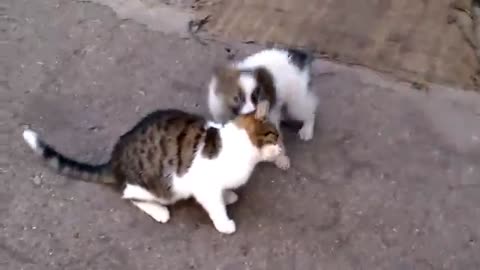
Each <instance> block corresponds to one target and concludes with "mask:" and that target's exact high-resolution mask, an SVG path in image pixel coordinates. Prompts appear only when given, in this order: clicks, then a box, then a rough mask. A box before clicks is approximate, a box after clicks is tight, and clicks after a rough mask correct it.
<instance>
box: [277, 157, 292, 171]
mask: <svg viewBox="0 0 480 270" xmlns="http://www.w3.org/2000/svg"><path fill="white" fill-rule="evenodd" d="M275 166H277V167H278V168H279V169H282V170H288V169H289V168H290V158H289V157H287V156H286V155H281V156H279V157H277V158H276V159H275Z"/></svg>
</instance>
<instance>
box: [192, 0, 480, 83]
mask: <svg viewBox="0 0 480 270" xmlns="http://www.w3.org/2000/svg"><path fill="white" fill-rule="evenodd" d="M475 1H476V0H422V1H420V0H362V1H356V0H286V1H285V0H261V1H259V0H242V1H230V0H201V1H199V2H204V5H201V6H200V7H199V8H200V9H202V10H203V11H204V12H207V13H208V14H210V15H211V18H210V21H209V23H208V24H207V29H208V31H209V32H210V33H212V34H214V35H216V36H218V37H219V38H222V39H226V40H240V41H256V42H263V43H267V42H274V43H279V44H286V45H289V46H306V47H309V48H312V49H315V51H316V52H317V53H319V54H322V55H324V56H325V57H328V58H330V59H336V60H339V61H341V62H349V63H353V64H358V65H362V66H367V67H370V68H374V69H376V70H381V71H385V72H390V73H392V74H394V75H395V76H397V77H402V78H403V79H410V80H426V81H433V82H441V83H447V84H450V85H455V86H461V87H467V88H476V89H479V87H480V85H479V82H480V77H479V76H478V75H479V63H478V60H477V54H476V51H477V49H478V48H479V46H478V45H479V44H480V43H478V40H477V39H478V38H479V36H478V32H477V31H475V30H476V29H479V27H478V26H477V25H476V24H475V21H476V20H475V19H476V17H478V14H475V12H474V9H473V7H472V2H475ZM476 2H478V1H476ZM472 18H473V20H472Z"/></svg>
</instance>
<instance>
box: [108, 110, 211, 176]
mask: <svg viewBox="0 0 480 270" xmlns="http://www.w3.org/2000/svg"><path fill="white" fill-rule="evenodd" d="M206 126H207V121H206V120H205V119H204V118H203V117H202V116H200V115H197V114H193V113H189V112H184V111H181V110H177V109H168V110H158V111H155V112H152V113H150V114H148V115H147V116H145V117H144V118H143V119H141V120H140V121H139V122H138V123H137V124H136V125H135V126H134V127H133V128H132V129H131V130H129V131H128V132H126V133H125V134H124V135H122V136H121V137H120V138H119V140H118V141H117V143H116V145H115V147H114V149H113V153H112V162H113V166H114V167H115V168H116V170H118V172H120V173H121V174H122V175H125V176H128V177H129V178H139V176H138V175H139V174H142V176H141V177H143V176H145V177H146V178H149V177H152V178H155V177H160V178H161V177H166V176H168V175H170V174H172V173H175V174H178V175H181V174H183V173H185V172H186V171H187V170H188V168H189V166H190V165H191V163H192V160H193V159H194V156H195V154H196V152H197V150H198V149H199V146H200V145H201V143H202V142H203V141H204V140H205V137H206V135H207V130H206ZM136 175H137V176H136ZM135 176H136V177H135Z"/></svg>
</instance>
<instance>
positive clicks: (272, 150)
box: [234, 112, 282, 161]
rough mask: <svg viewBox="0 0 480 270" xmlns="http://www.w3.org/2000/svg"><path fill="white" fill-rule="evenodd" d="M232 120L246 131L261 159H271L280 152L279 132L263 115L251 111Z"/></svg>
mask: <svg viewBox="0 0 480 270" xmlns="http://www.w3.org/2000/svg"><path fill="white" fill-rule="evenodd" d="M234 121H235V124H236V125H237V126H238V127H240V128H242V129H245V131H247V134H248V136H249V138H250V140H251V141H252V144H253V145H255V146H256V147H257V148H258V149H259V151H260V156H261V159H262V160H265V161H273V160H274V159H275V158H276V157H278V156H279V155H280V154H281V153H282V148H281V146H280V140H279V139H280V134H279V132H278V130H277V128H276V127H275V125H274V124H272V123H271V122H269V121H267V120H266V119H265V117H264V116H259V115H256V114H255V112H252V113H249V114H246V115H239V116H237V117H236V118H235V120H234Z"/></svg>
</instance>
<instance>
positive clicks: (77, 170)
mask: <svg viewBox="0 0 480 270" xmlns="http://www.w3.org/2000/svg"><path fill="white" fill-rule="evenodd" d="M23 139H24V140H25V141H26V142H27V144H28V145H29V146H30V148H32V149H33V151H34V152H35V153H36V154H38V155H39V156H41V157H42V159H43V160H45V161H46V162H47V163H48V165H50V167H52V168H53V169H55V170H56V171H57V172H58V173H60V174H63V175H66V176H69V177H72V178H76V179H80V180H83V181H86V182H94V183H99V184H115V183H116V180H115V178H114V177H113V174H112V172H111V169H110V164H109V163H108V162H107V163H104V164H98V165H91V164H87V163H82V162H78V161H75V160H73V159H70V158H68V157H66V156H64V155H62V154H60V153H59V152H57V151H56V150H55V149H54V148H53V147H51V146H50V145H48V144H46V143H45V142H43V141H42V140H40V139H39V138H38V134H37V133H36V132H34V131H32V130H30V129H27V130H25V131H24V132H23Z"/></svg>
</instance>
